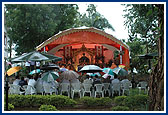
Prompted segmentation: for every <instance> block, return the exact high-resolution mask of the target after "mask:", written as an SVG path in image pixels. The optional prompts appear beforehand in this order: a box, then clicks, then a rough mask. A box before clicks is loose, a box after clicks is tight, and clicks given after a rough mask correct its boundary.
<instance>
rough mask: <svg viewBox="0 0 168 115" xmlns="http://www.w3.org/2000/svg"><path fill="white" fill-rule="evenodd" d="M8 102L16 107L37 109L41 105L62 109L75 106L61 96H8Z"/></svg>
mask: <svg viewBox="0 0 168 115" xmlns="http://www.w3.org/2000/svg"><path fill="white" fill-rule="evenodd" d="M9 102H10V103H11V104H13V105H14V106H16V107H39V106H41V105H43V104H46V105H53V106H56V107H63V106H74V105H76V104H77V102H76V101H74V100H72V99H70V98H69V97H67V96H63V95H9Z"/></svg>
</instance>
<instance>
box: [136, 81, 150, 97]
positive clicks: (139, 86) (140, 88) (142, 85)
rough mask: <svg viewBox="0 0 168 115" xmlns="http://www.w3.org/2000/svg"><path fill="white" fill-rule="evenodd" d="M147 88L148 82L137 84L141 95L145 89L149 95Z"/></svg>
mask: <svg viewBox="0 0 168 115" xmlns="http://www.w3.org/2000/svg"><path fill="white" fill-rule="evenodd" d="M147 86H148V83H147V82H146V81H141V82H139V84H137V88H138V89H139V94H140V93H141V90H142V89H144V90H145V92H146V93H147Z"/></svg>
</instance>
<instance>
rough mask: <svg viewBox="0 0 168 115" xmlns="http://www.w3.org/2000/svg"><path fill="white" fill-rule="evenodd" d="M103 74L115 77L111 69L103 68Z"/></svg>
mask: <svg viewBox="0 0 168 115" xmlns="http://www.w3.org/2000/svg"><path fill="white" fill-rule="evenodd" d="M103 72H104V73H106V74H108V75H112V76H114V73H113V70H112V69H111V68H103Z"/></svg>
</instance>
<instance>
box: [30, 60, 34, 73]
mask: <svg viewBox="0 0 168 115" xmlns="http://www.w3.org/2000/svg"><path fill="white" fill-rule="evenodd" d="M34 66H35V62H34V61H31V62H30V69H31V71H33V70H34Z"/></svg>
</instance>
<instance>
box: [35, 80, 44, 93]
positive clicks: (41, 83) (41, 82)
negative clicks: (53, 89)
mask: <svg viewBox="0 0 168 115" xmlns="http://www.w3.org/2000/svg"><path fill="white" fill-rule="evenodd" d="M35 87H36V88H37V87H38V88H37V89H39V88H40V92H43V91H44V89H43V80H41V78H38V79H37V82H36V86H35Z"/></svg>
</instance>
